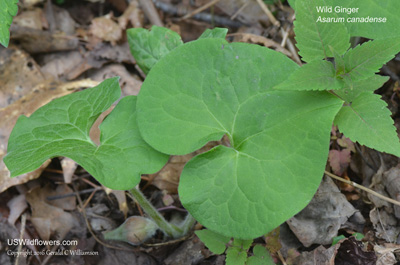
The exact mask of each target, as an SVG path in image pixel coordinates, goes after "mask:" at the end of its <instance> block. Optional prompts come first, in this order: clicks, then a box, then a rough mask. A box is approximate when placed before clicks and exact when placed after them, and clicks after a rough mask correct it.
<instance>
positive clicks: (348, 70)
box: [343, 38, 400, 82]
mask: <svg viewBox="0 0 400 265" xmlns="http://www.w3.org/2000/svg"><path fill="white" fill-rule="evenodd" d="M399 51H400V38H387V39H380V40H373V41H369V42H366V43H364V44H362V45H358V46H357V47H355V48H354V49H351V50H349V51H348V52H347V53H346V54H345V55H344V67H345V74H343V75H346V76H347V77H348V78H350V79H351V81H353V82H355V81H359V80H363V79H366V78H368V77H371V76H373V75H374V74H375V73H376V72H378V70H379V69H380V68H381V67H382V65H383V64H384V63H386V62H387V61H389V60H390V59H392V58H393V57H394V56H395V55H396V53H398V52H399Z"/></svg>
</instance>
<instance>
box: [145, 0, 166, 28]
mask: <svg viewBox="0 0 400 265" xmlns="http://www.w3.org/2000/svg"><path fill="white" fill-rule="evenodd" d="M139 3H140V6H141V8H142V10H143V13H144V14H145V15H146V17H147V18H148V19H149V20H150V22H151V24H153V25H156V26H160V27H163V26H164V24H163V23H162V21H161V19H160V16H159V15H158V12H157V9H156V8H155V6H154V4H153V2H152V1H151V0H139Z"/></svg>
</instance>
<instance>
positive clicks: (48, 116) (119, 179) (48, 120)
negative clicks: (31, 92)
mask: <svg viewBox="0 0 400 265" xmlns="http://www.w3.org/2000/svg"><path fill="white" fill-rule="evenodd" d="M120 93H121V91H120V88H119V85H118V78H110V79H107V80H105V81H104V82H102V83H101V84H100V85H98V86H97V87H94V88H90V89H86V90H84V91H81V92H78V93H73V94H71V95H68V96H64V97H61V98H59V99H56V100H54V101H52V102H50V103H49V104H47V105H45V106H43V107H41V108H40V109H38V110H37V111H35V112H34V113H33V114H32V115H31V116H30V117H29V118H27V117H25V116H21V117H20V118H19V119H18V121H17V124H16V125H15V127H14V129H13V131H12V133H11V135H10V139H9V144H8V153H7V156H6V157H5V158H4V162H5V163H6V165H7V167H8V169H9V170H10V171H11V176H17V175H20V174H23V173H26V172H29V171H32V170H35V169H36V168H38V167H39V166H40V165H41V164H42V163H43V162H44V161H46V160H47V159H49V158H52V157H56V156H66V157H70V158H72V159H73V160H75V161H76V162H77V163H79V164H80V165H82V166H83V167H84V168H85V169H86V170H87V171H88V172H89V173H90V174H92V175H93V176H94V177H95V178H96V179H97V180H98V181H99V182H101V183H102V184H104V185H105V186H107V187H109V188H111V189H122V190H123V189H129V188H132V187H134V186H135V185H137V184H138V183H139V181H140V174H142V173H152V172H155V171H157V170H159V169H160V168H161V167H162V166H163V165H164V164H165V162H166V161H167V159H168V157H167V156H166V155H163V154H160V153H159V152H157V151H155V150H154V149H152V148H151V147H150V146H148V145H147V144H146V143H145V142H144V141H143V139H142V138H141V137H140V134H139V131H138V128H137V124H136V112H135V108H136V97H134V96H130V97H125V98H124V99H122V100H121V101H120V102H119V103H118V105H117V106H116V107H115V109H114V110H113V111H112V112H111V114H110V115H109V116H108V117H107V118H106V119H105V121H104V122H103V123H102V124H101V125H100V129H101V139H100V141H101V144H100V145H99V146H97V145H95V144H94V143H93V142H92V141H91V139H90V137H89V130H90V128H91V127H92V125H93V123H94V121H95V120H96V119H97V118H98V116H99V115H100V114H101V113H102V112H103V111H105V110H107V109H108V108H109V107H110V106H111V104H112V103H113V102H115V101H116V100H117V99H118V98H119V96H120Z"/></svg>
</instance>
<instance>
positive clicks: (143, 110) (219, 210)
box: [5, 0, 400, 264]
mask: <svg viewBox="0 0 400 265" xmlns="http://www.w3.org/2000/svg"><path fill="white" fill-rule="evenodd" d="M369 1H372V0H369ZM293 2H294V1H291V4H293ZM321 2H322V3H324V5H326V4H330V3H333V2H332V0H326V1H318V0H297V1H296V9H297V13H296V17H297V20H296V24H295V26H296V27H295V31H296V39H297V42H298V47H299V49H300V54H301V55H302V57H303V60H305V61H306V62H308V64H306V65H304V66H302V67H299V66H298V65H296V64H295V63H294V62H292V61H291V60H290V59H288V58H287V57H286V56H284V55H282V54H279V53H278V52H276V51H273V50H269V49H266V48H264V47H261V46H257V45H249V44H244V43H231V44H230V43H228V42H227V41H225V40H224V38H225V36H226V32H227V31H226V30H224V29H214V30H210V31H207V32H205V33H203V35H202V36H201V39H199V40H197V41H193V42H190V43H187V44H182V41H181V39H180V37H179V35H178V34H176V33H174V32H172V31H170V30H167V29H164V28H160V27H153V28H152V30H151V31H147V30H144V29H132V30H129V31H128V38H129V44H130V47H131V51H132V54H133V55H134V57H135V59H136V61H137V63H138V65H139V66H140V67H141V68H142V70H143V71H144V72H145V73H148V76H147V78H146V80H145V82H144V83H143V85H142V88H141V91H140V93H139V95H138V97H137V104H136V97H133V96H131V97H127V98H125V99H122V100H121V101H120V103H119V104H118V105H117V107H116V108H115V109H114V110H113V111H112V113H111V114H110V115H109V116H108V117H107V119H106V120H105V121H104V122H103V123H102V125H101V131H102V136H101V144H100V145H99V146H96V145H95V144H94V143H93V142H92V141H91V139H90V138H89V130H90V128H91V127H92V124H93V122H94V121H95V120H96V118H97V117H98V116H99V115H100V113H102V112H103V111H105V110H106V109H107V108H109V106H110V105H111V104H112V103H113V102H114V101H116V100H117V99H118V98H119V96H120V90H119V88H118V84H117V79H109V80H106V81H104V82H103V83H102V84H101V85H99V86H98V87H97V88H93V89H87V90H85V91H82V92H79V93H75V94H72V95H69V96H66V97H63V98H60V99H57V100H55V101H53V102H51V103H49V104H48V105H46V106H44V107H42V108H40V109H39V110H37V111H36V112H35V113H34V114H32V115H31V117H29V118H26V117H21V118H20V119H19V120H18V122H17V124H16V126H15V128H14V130H13V132H12V134H11V136H10V140H9V148H8V155H7V156H6V158H5V162H6V164H7V166H8V167H9V169H10V170H11V172H12V176H16V175H18V174H22V173H25V172H28V171H31V170H33V169H35V168H37V167H38V166H40V165H41V164H42V163H43V162H44V161H45V160H46V159H48V158H51V157H54V156H68V157H71V158H72V159H74V160H75V161H77V162H78V163H79V164H81V165H82V166H83V167H84V168H85V169H86V170H87V171H88V172H89V173H91V174H92V175H93V176H94V177H96V178H97V179H98V180H99V181H100V182H101V183H103V184H104V185H106V186H108V187H110V188H113V189H128V188H131V187H133V186H135V185H136V184H137V183H138V182H139V180H140V174H142V173H151V172H154V171H157V170H158V169H160V168H161V167H162V165H163V164H164V163H165V162H166V161H167V159H168V155H171V154H172V155H183V154H187V153H190V152H193V151H195V150H197V149H199V148H201V147H202V146H203V145H205V144H206V143H207V142H209V141H213V140H220V139H221V138H222V137H223V136H224V135H226V136H227V137H228V138H229V144H227V145H226V146H225V145H220V146H217V147H214V148H213V149H211V150H210V151H208V152H206V153H202V154H200V155H198V156H196V157H194V158H193V159H192V160H190V161H189V162H188V163H187V164H186V165H185V167H184V169H183V171H182V175H181V179H180V185H179V195H180V199H181V202H182V204H183V205H184V207H185V208H186V209H187V210H188V211H189V212H190V214H191V215H193V216H194V217H195V218H196V219H197V220H198V221H199V222H200V223H202V224H203V225H205V226H206V227H207V228H208V229H210V231H208V232H201V231H200V232H197V233H198V235H199V237H200V238H201V239H202V240H204V241H205V242H206V244H207V245H208V246H209V247H210V248H211V249H212V251H215V252H216V253H222V252H224V251H225V247H226V243H227V241H230V240H229V239H230V238H231V237H233V238H234V240H233V245H232V246H229V247H228V248H227V250H226V254H227V264H244V263H245V262H246V261H247V262H249V264H251V263H253V264H255V263H257V262H258V263H257V264H264V261H265V264H269V263H268V262H269V261H267V260H265V257H266V254H268V253H267V252H266V251H265V249H264V250H263V249H261V248H260V247H257V248H256V247H255V248H254V256H253V257H250V258H247V256H248V254H247V252H248V249H249V247H250V245H251V242H252V241H251V240H245V239H252V238H255V237H258V236H261V235H263V234H266V233H267V232H268V231H270V230H272V229H274V228H275V227H277V226H279V225H280V224H281V223H282V222H284V221H285V220H287V219H288V218H290V217H292V216H293V215H294V214H296V213H297V212H299V211H300V210H301V209H302V208H304V207H305V206H306V205H307V203H308V202H309V201H310V200H311V198H312V196H313V195H314V193H315V191H316V189H317V187H318V185H319V183H320V181H321V178H322V175H323V172H324V169H325V165H326V160H327V156H328V149H329V141H330V131H331V126H332V123H334V124H335V125H337V126H338V128H339V130H341V132H343V133H344V135H345V136H347V137H349V138H350V139H351V140H353V141H358V142H359V143H360V144H365V145H368V146H370V147H372V148H375V149H377V150H379V151H383V152H387V153H390V154H394V155H397V156H400V143H399V140H398V137H397V134H396V130H395V127H394V126H393V120H392V119H391V117H390V111H389V110H388V109H387V108H386V103H385V102H383V101H382V100H380V98H379V96H378V95H375V94H373V91H374V90H375V89H377V88H378V87H379V86H380V85H382V83H384V82H385V81H386V80H387V78H385V77H380V76H376V75H375V72H376V71H378V69H379V67H380V66H381V65H382V64H383V63H385V62H386V61H388V60H389V59H390V58H392V57H393V56H394V54H395V53H396V52H398V51H399V50H400V38H397V39H396V38H390V39H379V40H373V41H370V42H367V43H365V44H363V45H360V46H357V47H356V48H354V49H351V50H349V51H348V48H349V45H350V44H349V36H350V34H349V33H348V30H347V28H346V27H345V25H344V24H341V23H316V16H317V15H318V14H317V13H316V8H315V6H316V5H320V4H321ZM349 2H352V1H349ZM352 3H354V1H353V2H352ZM336 4H337V3H336V2H335V5H336ZM328 58H334V63H331V62H330V61H329V60H331V59H329V60H328ZM150 69H151V71H150ZM312 90H314V91H312ZM315 90H319V91H315ZM216 232H217V233H218V234H221V235H217V234H216ZM228 262H229V263H228Z"/></svg>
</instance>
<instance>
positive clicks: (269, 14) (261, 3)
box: [257, 0, 281, 27]
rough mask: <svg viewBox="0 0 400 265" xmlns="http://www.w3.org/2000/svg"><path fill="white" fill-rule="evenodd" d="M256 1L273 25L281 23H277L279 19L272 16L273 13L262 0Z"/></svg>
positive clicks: (278, 25) (277, 25)
mask: <svg viewBox="0 0 400 265" xmlns="http://www.w3.org/2000/svg"><path fill="white" fill-rule="evenodd" d="M257 3H258V5H259V6H260V7H261V9H262V10H263V11H264V13H265V14H266V15H267V16H268V18H269V20H271V23H272V24H274V26H276V27H280V26H281V23H279V21H278V20H277V19H276V18H275V17H274V15H273V14H272V13H271V11H270V10H269V8H268V6H267V5H266V4H265V3H264V2H263V1H262V0H257Z"/></svg>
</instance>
